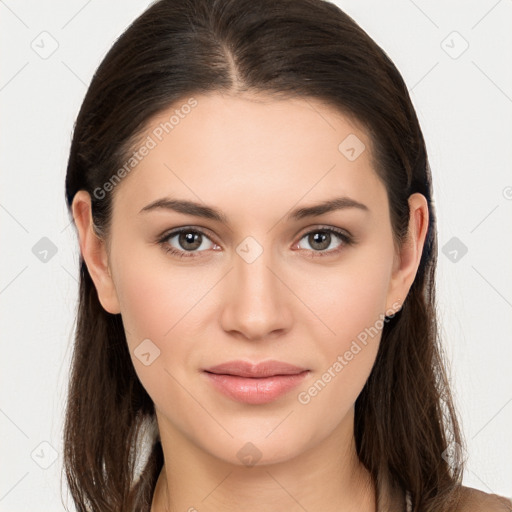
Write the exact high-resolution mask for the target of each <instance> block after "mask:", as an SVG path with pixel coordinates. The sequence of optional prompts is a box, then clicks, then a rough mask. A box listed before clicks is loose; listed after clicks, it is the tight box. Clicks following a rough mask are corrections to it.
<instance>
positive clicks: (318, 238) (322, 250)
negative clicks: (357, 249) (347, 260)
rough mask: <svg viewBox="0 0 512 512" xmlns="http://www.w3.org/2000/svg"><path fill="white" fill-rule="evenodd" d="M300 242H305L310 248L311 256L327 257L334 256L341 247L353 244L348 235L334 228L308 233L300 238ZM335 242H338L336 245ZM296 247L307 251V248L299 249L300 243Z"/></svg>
mask: <svg viewBox="0 0 512 512" xmlns="http://www.w3.org/2000/svg"><path fill="white" fill-rule="evenodd" d="M302 240H306V241H307V243H308V244H309V246H310V247H311V249H310V252H312V256H327V255H330V254H335V253H338V252H339V251H340V250H341V249H343V247H345V246H346V245H350V244H352V243H353V242H352V239H351V237H350V236H349V235H347V234H346V233H344V232H343V231H340V230H337V229H334V228H322V229H315V230H314V231H309V232H308V233H306V234H305V235H304V236H303V237H302V238H301V241H302ZM336 240H337V241H338V243H337V244H336ZM333 245H334V247H333ZM298 247H299V248H300V249H306V250H309V249H308V248H307V247H301V243H300V242H299V244H298ZM329 248H330V249H329ZM315 253H318V254H315Z"/></svg>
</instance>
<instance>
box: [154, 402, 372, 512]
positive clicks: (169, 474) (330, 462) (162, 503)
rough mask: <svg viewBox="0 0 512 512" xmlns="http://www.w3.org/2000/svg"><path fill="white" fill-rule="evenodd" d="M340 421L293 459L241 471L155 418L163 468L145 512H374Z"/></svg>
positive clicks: (348, 430) (367, 483)
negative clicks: (149, 510)
mask: <svg viewBox="0 0 512 512" xmlns="http://www.w3.org/2000/svg"><path fill="white" fill-rule="evenodd" d="M345 420H346V421H344V422H343V423H342V424H341V425H340V428H338V429H337V430H335V431H333V432H332V433H331V435H330V436H328V437H327V438H325V439H324V440H323V441H322V442H321V443H320V445H316V446H314V447H312V448H310V449H308V450H306V451H304V452H302V453H301V454H299V455H297V456H296V457H294V458H293V459H289V460H286V461H284V462H279V463H275V464H266V465H261V466H260V465H255V466H252V467H247V466H243V465H242V466H241V465H236V464H231V463H228V462H226V461H223V460H219V459H218V458H217V457H214V456H212V455H211V454H208V453H206V452H205V451H203V450H201V449H200V448H199V447H197V446H196V445H194V444H192V443H191V442H190V439H188V438H186V437H184V436H182V435H181V434H180V433H179V432H178V431H177V430H174V429H172V428H168V425H166V423H165V420H164V421H161V419H160V418H159V428H160V436H161V442H162V449H163V452H164V460H165V464H164V467H163V468H162V471H161V473H160V476H159V478H158V482H157V485H156V487H155V492H154V496H153V505H152V508H151V512H175V511H190V512H195V511H198V510H200V511H201V512H218V511H223V512H231V511H235V510H240V509H241V508H243V509H245V510H251V511H254V512H263V511H265V512H268V511H269V510H270V511H274V510H275V511H278V510H287V511H293V512H295V511H297V512H299V511H300V512H304V510H309V511H312V510H322V511H323V512H330V511H332V512H334V511H340V510H342V511H344V512H355V511H359V512H374V511H375V510H376V498H375V487H374V482H373V480H372V478H371V476H370V474H369V472H368V471H367V470H366V468H365V467H364V466H363V465H362V464H361V462H360V461H359V459H358V457H357V452H356V447H355V440H354V436H353V412H352V414H351V415H350V417H349V418H346V419H345ZM162 427H163V428H162Z"/></svg>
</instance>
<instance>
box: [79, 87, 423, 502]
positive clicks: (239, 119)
mask: <svg viewBox="0 0 512 512" xmlns="http://www.w3.org/2000/svg"><path fill="white" fill-rule="evenodd" d="M196 99H197V101H198V105H197V106H196V107H195V108H194V109H193V110H192V111H191V112H190V114H188V115H187V116H185V117H184V119H181V120H180V122H179V124H178V125H177V126H175V128H174V129H173V130H172V131H171V132H170V133H169V134H168V135H166V136H165V137H164V138H163V140H162V141H161V142H159V143H158V144H157V146H156V147H155V148H154V149H152V150H151V151H150V152H149V154H148V155H147V156H146V157H145V158H144V159H143V160H142V161H141V162H140V163H139V164H138V165H137V167H136V168H135V169H134V170H132V171H131V173H130V174H129V175H127V176H126V177H124V178H123V180H122V181H121V182H120V183H119V184H118V185H117V186H116V187H115V190H114V192H113V193H114V198H113V201H114V203H113V217H112V225H111V233H110V237H109V239H108V240H107V241H103V240H101V239H100V238H99V237H97V236H96V234H95V233H94V231H93V230H92V227H91V211H90V198H89V195H88V194H87V193H86V192H85V191H80V192H78V193H77V194H76V196H75V199H74V201H73V215H74V218H75V222H76V226H77V229H78V234H79V239H80V248H81V251H82V255H83V257H84V259H85V261H86V264H87V267H88V269H89V272H90V274H91V277H92V279H93V281H94V283H95V286H96V288H97V291H98V296H99V299H100V301H101V304H102V305H103V307H104V308H105V309H106V310H107V311H109V312H110V313H113V314H115V313H121V315H122V318H123V323H124V325H125V329H126V336H127V341H128V345H129V349H130V353H131V355H132V360H133V364H134V367H135V370H136V372H137V374H138V376H139V378H140V380H141V382H142V384H143V385H144V387H145V389H146V390H147V392H148V393H149V395H150V396H151V398H152V399H153V401H154V403H155V408H156V414H157V420H158V427H159V431H160V436H161V441H162V447H163V451H164V457H165V465H164V468H163V470H162V473H161V475H160V478H159V481H158V484H157V487H156V490H155V495H154V501H153V510H154V511H163V510H180V511H181V510H183V511H186V510H190V511H192V510H194V509H197V510H201V511H220V510H223V511H231V510H240V508H243V509H244V510H251V511H264V510H265V511H268V510H289V511H299V510H300V511H303V510H304V509H306V510H309V511H313V510H323V511H335V510H336V511H339V510H344V511H356V510H357V511H366V512H370V511H374V510H375V506H376V505H375V488H374V484H373V482H372V481H371V479H370V476H369V474H368V472H367V471H366V469H365V468H364V467H363V466H362V464H361V463H360V462H359V460H358V458H357V454H356V449H355V444H354V432H353V419H354V403H355V401H356V398H357V396H358V395H359V393H360V392H361V390H362V388H363V386H364V383H365V382H366V380H367V378H368V376H369V374H370V371H371V368H372V365H373V363H374V361H375V357H376V354H377V350H378V345H379V342H380V331H379V333H378V335H375V336H374V337H373V338H370V339H369V341H368V343H367V344H366V345H365V346H364V347H363V348H362V350H360V352H358V353H357V355H355V356H354V357H353V359H352V360H350V361H349V362H348V364H347V365H346V366H344V368H343V370H342V371H340V372H339V373H336V376H335V377H333V378H332V379H331V381H330V382H329V383H328V384H327V385H326V386H325V387H324V388H323V389H322V390H321V392H319V393H318V394H317V395H316V396H314V397H311V400H310V401H309V402H308V403H307V404H303V403H300V402H299V401H298V399H297V395H298V393H299V392H301V391H306V392H307V390H308V389H309V388H310V387H311V386H312V385H313V384H314V383H315V382H316V381H317V380H318V379H319V378H321V377H322V375H323V374H324V373H325V372H326V371H327V370H328V368H331V373H332V366H333V363H334V362H335V361H336V360H337V358H338V356H339V355H340V354H341V355H343V354H344V353H345V352H346V351H347V350H349V349H350V346H351V343H352V341H353V340H355V339H356V338H357V336H358V334H359V333H361V332H362V331H364V329H365V328H369V327H371V326H374V325H376V321H377V320H378V319H379V318H382V317H379V315H384V314H388V315H389V314H390V312H392V311H396V310H397V309H399V307H400V306H399V305H398V306H397V304H402V303H403V301H404V299H405V297H406V296H407V293H408V291H409V289H410V287H411V285H412V283H413V281H414V277H415V275H416V272H417V268H418V265H419V261H420V257H421V252H422V248H423V244H424V241H425V236H426V231H427V225H428V209H427V202H426V200H425V198H424V196H423V195H421V194H413V195H411V196H410V198H409V205H410V221H409V237H408V239H407V241H406V243H405V244H403V246H402V247H400V248H399V247H396V246H395V245H394V243H393V237H392V229H391V223H390V216H389V205H388V198H387V193H386V189H385V187H384V184H383V183H382V182H381V181H380V179H379V178H378V176H377V174H376V173H375V171H374V169H373V168H372V164H371V141H370V139H369V136H368V135H367V133H366V132H365V131H364V130H363V129H361V127H360V126H359V125H358V124H357V123H356V122H355V121H354V120H351V119H349V118H348V117H346V116H344V115H341V114H340V113H339V112H338V111H336V110H334V109H333V108H332V107H329V106H327V105H325V104H323V103H321V102H320V101H317V100H314V99H308V100H307V101H306V100H305V99H293V100H292V99H287V100H276V99H275V98H274V99H271V98H268V97H267V98H264V97H262V96H255V95H252V96H250V95H248V94H245V95H244V96H236V97H233V96H223V95H220V94H218V93H215V94H210V95H207V96H206V95H203V96H198V97H196ZM175 108H176V106H173V107H172V108H170V109H169V111H168V112H165V113H162V114H161V115H159V116H158V117H155V118H154V119H153V120H152V122H151V123H150V125H149V127H148V131H147V134H151V130H152V129H153V128H154V127H155V126H157V125H158V123H160V122H162V121H163V120H165V119H168V118H169V116H170V114H171V113H172V112H173V111H174V109H175ZM349 134H355V135H356V136H357V137H358V138H359V139H360V140H361V141H362V142H363V143H364V144H365V146H366V149H365V150H364V151H363V152H362V153H361V155H360V156H359V157H358V158H357V159H355V160H354V161H350V160H349V159H347V158H346V157H345V155H344V154H342V153H341V152H340V151H339V150H338V146H339V144H340V142H341V141H343V140H344V139H345V137H347V136H348V135H349ZM342 195H345V196H348V197H350V198H352V199H354V200H356V201H359V202H361V203H363V204H365V205H366V206H367V207H368V211H367V212H365V211H363V210H360V209H357V208H347V209H343V210H337V211H333V212H329V213H325V214H323V215H321V216H319V217H310V218H305V219H302V220H299V221H297V220H295V221H293V220H292V221H288V220H286V218H285V216H286V214H287V213H288V212H289V210H291V209H295V208H297V207H302V206H310V205H313V204H316V203H319V202H322V201H325V200H327V199H330V198H333V197H337V196H342ZM165 196H172V197H173V198H180V199H188V200H191V201H197V202H203V203H205V204H207V205H211V206H214V207H216V208H218V209H219V210H221V211H222V212H223V213H224V214H225V215H226V216H227V217H228V219H229V222H230V225H229V226H226V225H223V224H221V223H219V222H217V221H214V220H210V219H204V218H198V217H194V216H191V215H185V214H183V213H177V212H173V211H170V210H163V209H162V210H160V211H156V210H154V211H150V212H143V213H140V210H141V209H142V208H143V207H144V206H146V205H148V204H149V203H151V202H152V201H154V200H156V199H160V198H163V197H165ZM179 227H191V228H198V229H199V228H201V229H202V230H203V231H205V232H206V237H203V238H202V240H203V243H202V244H201V246H200V247H199V248H197V249H195V256H193V257H190V258H179V257H176V256H173V255H171V254H169V253H166V252H165V250H164V245H165V244H164V245H159V244H158V242H157V240H158V238H159V235H160V234H162V233H164V232H165V231H170V230H171V229H174V228H179ZM326 227H334V228H339V229H342V230H346V231H348V232H349V233H350V234H351V235H352V236H353V237H354V239H355V240H356V243H354V244H352V245H344V244H343V241H341V240H340V239H338V238H337V237H336V236H335V235H332V236H331V242H330V244H329V243H328V242H327V243H326V244H325V245H324V246H323V247H324V248H322V247H320V249H319V248H318V247H319V245H320V244H318V243H317V244H316V245H315V241H314V239H313V240H312V237H308V236H307V235H308V234H309V233H311V232H312V231H313V233H317V232H318V231H321V228H326ZM248 236H251V237H253V238H254V239H255V240H256V241H257V242H258V244H259V245H260V246H261V248H262V249H263V252H262V253H261V255H259V257H257V258H256V259H255V261H253V262H251V263H248V262H247V261H246V260H245V259H244V258H242V257H240V256H239V254H238V253H237V252H236V249H237V247H238V246H239V244H240V243H241V242H242V241H243V240H244V239H245V238H246V237H248ZM166 244H167V246H169V245H172V247H174V248H175V249H177V250H181V251H182V252H186V248H187V247H190V246H187V245H185V246H183V245H180V244H179V237H178V236H174V237H172V238H169V239H167V241H166ZM325 247H327V248H325ZM340 247H341V249H340V250H339V252H335V251H336V249H339V248H340ZM189 251H190V250H189ZM329 251H330V254H328V253H329ZM319 252H323V253H324V254H325V255H324V256H323V257H318V256H317V257H308V255H309V256H311V255H312V254H313V255H314V254H315V253H316V254H318V253H319ZM147 338H149V339H150V340H151V342H152V343H154V345H156V346H157V347H158V348H159V350H160V355H159V357H157V358H156V359H155V360H154V361H153V362H152V363H151V364H150V365H148V366H146V365H144V364H142V363H141V361H140V360H139V359H138V358H137V357H135V355H134V350H135V349H136V348H137V346H138V345H139V344H140V343H141V342H142V340H144V339H147ZM233 359H243V360H246V361H253V362H259V361H264V360H268V359H277V360H280V361H286V362H289V363H291V364H295V365H298V366H301V367H305V368H308V369H310V373H309V374H308V376H307V378H306V380H305V381H304V383H303V385H300V386H299V388H297V389H294V390H292V391H291V392H289V393H287V394H286V395H284V396H281V397H279V398H278V399H277V400H275V401H273V402H271V403H268V404H261V405H248V404H242V403H239V402H235V401H233V400H231V399H230V398H227V397H226V396H224V395H222V394H220V393H219V392H218V391H216V390H215V389H214V388H213V387H212V386H211V385H210V384H209V382H208V381H207V379H206V378H205V376H204V374H203V373H202V369H204V368H206V367H209V366H213V365H215V364H219V363H221V362H224V361H228V360H233ZM248 442H251V443H252V444H253V445H254V446H256V447H257V449H258V450H259V452H260V453H261V458H260V459H259V460H258V462H257V464H256V465H254V466H247V465H245V464H244V463H243V462H242V461H241V460H240V459H239V458H238V457H237V452H238V451H239V450H240V449H241V448H242V447H244V445H246V443H248ZM169 497H171V499H169ZM192 507H194V508H192Z"/></svg>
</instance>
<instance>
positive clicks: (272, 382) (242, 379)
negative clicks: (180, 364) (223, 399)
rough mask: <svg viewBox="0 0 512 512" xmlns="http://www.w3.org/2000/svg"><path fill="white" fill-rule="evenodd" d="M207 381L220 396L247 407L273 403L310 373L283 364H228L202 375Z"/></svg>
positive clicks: (274, 362)
mask: <svg viewBox="0 0 512 512" xmlns="http://www.w3.org/2000/svg"><path fill="white" fill-rule="evenodd" d="M203 373H204V374H205V375H206V377H207V378H208V381H209V382H210V383H211V384H212V385H213V386H214V387H215V388H216V389H217V390H218V391H220V392H221V393H223V394H224V395H226V396H228V397H229V398H231V399H233V400H236V401H238V402H242V403H246V404H254V405H256V404H265V403H269V402H272V401H274V400H276V399H277V398H279V397H280V396H282V395H284V394H286V393H287V392H289V391H290V390H291V389H293V388H295V387H296V386H298V385H299V384H300V383H301V382H302V381H303V380H304V378H305V377H306V375H307V374H308V373H309V369H307V368H301V367H299V366H295V365H292V364H289V363H285V362H282V361H263V362H261V363H258V364H253V363H248V362H246V361H228V362H226V363H222V364H219V365H216V366H212V367H211V368H207V369H206V370H204V372H203Z"/></svg>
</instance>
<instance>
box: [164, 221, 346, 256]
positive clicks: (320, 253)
mask: <svg viewBox="0 0 512 512" xmlns="http://www.w3.org/2000/svg"><path fill="white" fill-rule="evenodd" d="M181 233H195V234H200V235H202V236H204V237H206V238H208V239H209V240H210V237H209V236H208V235H207V234H206V233H205V232H204V231H202V230H201V229H198V228H188V227H184V228H180V229H176V230H174V231H171V232H170V233H166V234H165V235H163V236H162V237H161V238H159V239H158V244H159V245H161V246H162V248H163V249H164V250H165V252H166V253H170V254H172V255H173V256H177V257H178V258H191V257H192V258H195V257H197V256H196V254H197V252H203V251H196V252H193V251H180V250H178V249H175V248H174V247H171V246H170V245H169V244H168V241H169V240H170V239H171V238H174V237H175V236H176V235H180V234H181ZM313 233H331V234H333V235H335V236H337V237H338V238H339V239H340V240H341V242H342V244H341V245H340V246H339V247H338V248H336V249H331V250H330V251H326V250H324V251H310V252H312V254H310V255H309V256H308V257H310V258H318V257H320V258H321V257H325V256H332V255H334V254H338V253H339V252H340V251H342V250H343V248H344V247H346V246H350V245H354V243H355V240H354V238H353V237H352V236H350V235H347V234H346V233H345V232H344V231H342V230H339V229H336V228H332V227H325V228H324V227H320V228H316V229H313V230H311V231H308V232H307V233H304V235H302V236H301V237H300V239H299V242H300V240H302V239H304V238H305V237H307V236H308V235H311V234H313ZM214 243H215V242H214ZM301 250H304V249H301Z"/></svg>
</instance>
